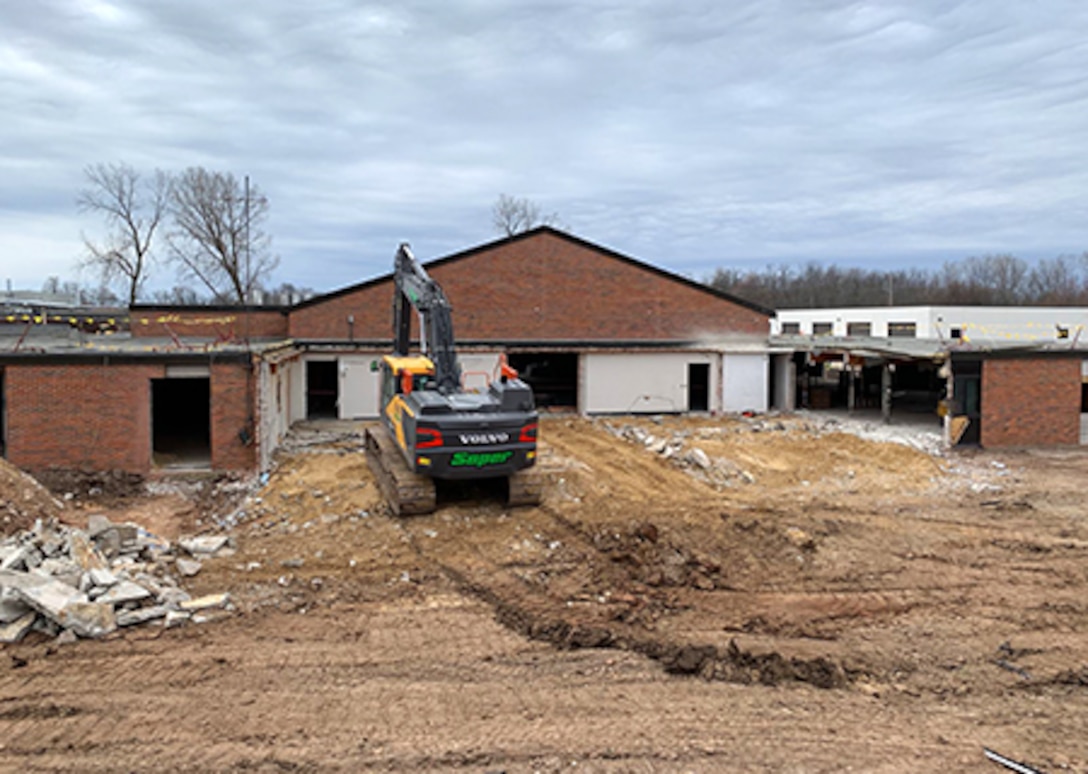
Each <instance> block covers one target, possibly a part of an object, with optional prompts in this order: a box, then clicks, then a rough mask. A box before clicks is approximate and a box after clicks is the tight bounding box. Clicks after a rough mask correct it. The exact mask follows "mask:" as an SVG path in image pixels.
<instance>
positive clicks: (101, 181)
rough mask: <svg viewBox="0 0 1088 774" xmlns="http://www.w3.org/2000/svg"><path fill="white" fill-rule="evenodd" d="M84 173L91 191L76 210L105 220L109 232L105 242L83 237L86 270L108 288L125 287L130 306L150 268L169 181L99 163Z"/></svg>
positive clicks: (163, 176)
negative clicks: (99, 277) (93, 273)
mask: <svg viewBox="0 0 1088 774" xmlns="http://www.w3.org/2000/svg"><path fill="white" fill-rule="evenodd" d="M83 174H84V176H85V177H86V178H87V187H86V188H84V189H83V190H81V191H80V192H79V195H78V196H77V198H76V205H77V206H78V207H79V209H80V210H81V211H84V212H93V213H96V214H99V215H102V216H103V217H104V218H105V220H106V225H107V226H108V227H109V229H110V231H109V233H108V234H107V235H106V237H105V239H104V240H103V241H102V242H93V241H91V240H90V239H88V238H87V237H86V236H84V237H83V244H84V246H85V247H86V248H87V256H86V257H85V258H84V259H83V261H82V266H84V267H86V268H91V269H94V270H96V271H97V272H98V273H99V274H100V275H101V277H102V282H103V283H105V284H111V283H113V282H118V281H120V282H123V283H124V285H125V290H126V295H127V296H128V303H129V304H130V305H131V304H133V303H135V302H136V297H137V295H139V293H140V289H141V287H142V286H143V284H144V281H145V280H146V279H147V275H148V272H149V269H150V267H151V260H152V253H151V243H152V240H153V239H154V237H155V231H156V229H157V228H158V227H159V224H160V223H161V222H162V218H163V215H164V213H165V211H166V204H167V199H168V197H169V192H170V178H169V177H168V176H167V175H166V173H164V172H161V171H159V170H156V171H155V174H154V175H153V176H152V177H151V178H150V179H147V180H143V179H141V177H140V173H139V172H137V171H136V170H135V169H133V168H132V167H130V166H129V165H128V164H94V165H92V166H89V167H87V168H86V169H84V170H83Z"/></svg>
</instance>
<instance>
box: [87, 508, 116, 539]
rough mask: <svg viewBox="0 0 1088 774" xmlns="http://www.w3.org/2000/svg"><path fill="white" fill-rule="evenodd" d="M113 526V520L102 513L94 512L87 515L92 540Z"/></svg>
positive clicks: (88, 531) (88, 532)
mask: <svg viewBox="0 0 1088 774" xmlns="http://www.w3.org/2000/svg"><path fill="white" fill-rule="evenodd" d="M112 526H113V522H112V521H110V520H109V518H108V517H107V516H104V515H102V514H101V513H92V514H91V515H90V516H88V517H87V534H88V535H89V536H90V537H91V539H92V540H93V539H94V538H96V537H98V536H99V535H101V534H102V533H103V532H105V531H106V530H107V529H109V528H110V527H112Z"/></svg>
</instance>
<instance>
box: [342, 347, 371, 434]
mask: <svg viewBox="0 0 1088 774" xmlns="http://www.w3.org/2000/svg"><path fill="white" fill-rule="evenodd" d="M378 358H379V355H374V356H372V357H342V358H340V409H339V417H340V419H374V418H376V417H377V416H378V414H379V410H380V407H379V396H380V385H381V375H380V374H379V373H378V372H376V371H372V370H371V365H370V364H371V362H372V361H376V360H377V359H378Z"/></svg>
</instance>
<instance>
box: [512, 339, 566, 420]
mask: <svg viewBox="0 0 1088 774" xmlns="http://www.w3.org/2000/svg"><path fill="white" fill-rule="evenodd" d="M509 362H510V365H511V366H513V367H514V368H515V369H517V371H518V375H519V376H521V378H522V379H524V380H525V382H527V383H528V384H529V386H530V387H532V388H533V396H534V397H535V398H536V405H537V407H538V408H564V409H576V408H577V407H578V353H577V352H514V353H511V354H510V356H509Z"/></svg>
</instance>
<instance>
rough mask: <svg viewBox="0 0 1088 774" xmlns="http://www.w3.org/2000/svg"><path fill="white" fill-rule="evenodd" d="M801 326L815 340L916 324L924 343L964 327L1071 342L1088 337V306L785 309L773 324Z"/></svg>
mask: <svg viewBox="0 0 1088 774" xmlns="http://www.w3.org/2000/svg"><path fill="white" fill-rule="evenodd" d="M790 322H796V323H799V324H800V328H801V331H800V332H801V334H802V335H804V336H811V335H812V331H813V325H814V324H815V323H820V322H825V323H826V322H829V323H831V324H832V331H831V332H832V335H834V336H846V335H847V329H848V327H847V326H848V324H849V323H851V322H868V323H870V324H871V330H870V335H871V336H875V337H881V338H883V337H885V336H887V335H888V323H890V322H913V323H914V324H915V326H916V337H917V338H919V339H951V331H952V329H953V328H959V329H960V331H961V334H962V338H963V339H964V340H967V341H969V340H970V339H971V338H976V339H1010V340H1015V341H1056V340H1058V336H1057V329H1058V327H1062V328H1065V329H1067V330H1068V331H1069V339H1070V341H1071V340H1072V339H1073V338H1074V337H1076V336H1077V332H1078V331H1080V339H1081V340H1085V339H1088V308H1085V307H995V306H898V307H897V306H884V307H881V306H874V307H851V308H843V309H782V310H780V311H779V312H778V315H777V317H775V318H772V320H771V333H772V335H779V334H781V332H782V325H783V324H784V323H790Z"/></svg>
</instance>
